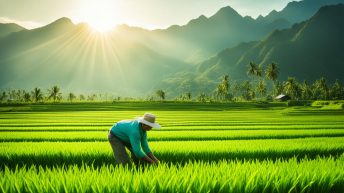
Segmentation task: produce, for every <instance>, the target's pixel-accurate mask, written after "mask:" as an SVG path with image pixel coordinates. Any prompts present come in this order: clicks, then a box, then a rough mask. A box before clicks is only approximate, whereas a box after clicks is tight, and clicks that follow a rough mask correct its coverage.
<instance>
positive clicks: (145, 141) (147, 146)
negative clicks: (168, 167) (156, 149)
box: [141, 133, 159, 162]
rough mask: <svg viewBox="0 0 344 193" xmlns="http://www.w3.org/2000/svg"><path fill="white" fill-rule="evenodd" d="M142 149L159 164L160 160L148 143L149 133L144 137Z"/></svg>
mask: <svg viewBox="0 0 344 193" xmlns="http://www.w3.org/2000/svg"><path fill="white" fill-rule="evenodd" d="M141 147H142V149H143V151H144V152H145V153H146V155H147V156H148V157H149V158H150V159H152V160H153V161H154V162H158V161H159V160H158V159H157V158H156V157H155V156H154V154H153V152H152V150H151V149H150V148H149V145H148V141H147V133H145V134H144V135H143V138H142V141H141Z"/></svg>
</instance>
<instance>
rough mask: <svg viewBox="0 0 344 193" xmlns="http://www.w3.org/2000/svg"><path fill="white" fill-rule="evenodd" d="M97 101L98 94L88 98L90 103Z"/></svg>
mask: <svg viewBox="0 0 344 193" xmlns="http://www.w3.org/2000/svg"><path fill="white" fill-rule="evenodd" d="M96 99H97V95H96V94H90V95H88V96H87V100H88V101H95V100H96Z"/></svg>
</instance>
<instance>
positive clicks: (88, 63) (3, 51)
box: [0, 18, 187, 96]
mask: <svg viewBox="0 0 344 193" xmlns="http://www.w3.org/2000/svg"><path fill="white" fill-rule="evenodd" d="M184 65H187V64H185V63H182V62H180V61H177V60H174V59H170V58H168V57H165V56H162V55H160V54H158V53H156V52H155V51H153V50H151V49H150V48H148V47H146V46H144V45H142V44H139V43H137V42H132V41H131V40H130V38H126V37H125V36H123V37H121V36H115V35H112V36H108V37H105V36H101V35H100V34H99V33H96V32H94V31H92V30H91V29H90V28H89V27H88V26H87V25H85V24H80V25H74V24H73V23H71V22H70V20H69V19H66V18H62V19H60V20H57V21H56V22H53V23H52V24H49V25H47V26H45V27H42V28H39V29H34V30H29V31H22V32H18V33H13V34H11V35H9V36H8V37H6V38H4V39H2V40H0V67H1V69H2V70H1V72H0V83H1V84H0V88H2V89H6V88H16V89H19V88H24V89H32V88H33V87H35V86H39V87H43V88H48V87H50V86H52V85H54V84H57V85H60V86H61V87H62V88H64V89H66V90H72V91H75V92H112V93H118V94H119V95H132V96H140V95H144V94H147V93H149V92H151V90H150V89H152V88H153V87H154V85H155V84H156V83H157V82H158V81H159V80H160V79H162V78H164V77H165V76H167V75H168V74H170V73H174V72H176V71H177V70H180V68H181V67H182V66H184Z"/></svg>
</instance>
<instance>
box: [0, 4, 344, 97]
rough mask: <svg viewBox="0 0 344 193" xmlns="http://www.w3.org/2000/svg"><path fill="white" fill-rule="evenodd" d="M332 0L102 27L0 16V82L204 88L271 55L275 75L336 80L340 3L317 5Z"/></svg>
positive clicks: (242, 75) (77, 87)
mask: <svg viewBox="0 0 344 193" xmlns="http://www.w3.org/2000/svg"><path fill="white" fill-rule="evenodd" d="M338 2H342V3H344V2H343V0H341V1H340V0H336V1H335V0H329V1H324V0H304V1H300V2H292V3H289V4H288V5H287V6H286V7H285V8H284V9H283V10H282V11H280V12H276V11H273V12H271V13H270V14H269V15H267V16H266V17H262V16H260V17H258V18H257V19H253V18H250V17H247V16H246V17H242V16H241V15H239V14H238V13H237V12H236V11H235V10H234V9H232V8H231V7H224V8H222V9H220V10H219V11H218V12H217V13H216V14H214V15H213V16H211V17H209V18H207V17H205V16H203V15H202V16H200V17H198V18H196V19H193V20H191V21H190V22H188V23H187V24H186V25H184V26H176V25H175V26H171V27H169V28H167V29H159V30H146V29H142V28H137V27H130V26H126V25H122V26H119V27H117V29H116V30H115V31H113V32H111V33H110V34H108V36H102V35H101V34H99V33H97V32H94V31H93V30H92V29H91V28H90V27H89V26H88V25H87V24H78V25H75V24H73V23H72V22H71V20H70V19H68V18H61V19H59V20H57V21H55V22H53V23H51V24H49V25H47V26H43V27H41V28H37V29H32V30H27V29H25V28H23V27H20V26H18V25H16V24H1V25H0V68H1V71H0V89H7V88H16V89H32V88H33V87H36V86H37V87H43V88H48V87H50V86H52V85H54V84H57V85H60V86H61V87H62V88H63V89H64V90H68V91H73V92H109V93H114V94H117V95H122V96H123V95H127V96H128V95H131V96H145V95H147V94H149V93H153V91H154V90H155V89H158V88H163V89H165V90H166V91H167V92H168V96H175V95H178V94H180V92H186V91H192V92H195V93H197V92H208V91H211V90H212V89H213V86H214V85H215V84H216V83H217V82H218V80H219V77H221V76H223V75H225V74H229V75H230V78H231V79H232V80H243V79H246V78H247V75H246V71H247V64H248V63H249V62H251V61H255V62H256V63H258V64H262V65H266V64H268V63H270V62H277V63H278V64H279V66H280V68H281V74H280V76H279V78H280V79H281V80H283V79H285V78H286V77H287V76H295V77H297V78H298V79H300V80H302V79H307V80H314V79H317V78H319V77H320V76H325V77H327V78H329V79H330V80H334V79H340V80H341V81H343V77H344V76H343V75H344V74H343V72H344V69H343V64H342V61H343V54H342V50H344V49H343V45H344V42H343V35H342V34H343V24H342V22H341V21H342V18H344V16H343V13H344V8H343V5H340V4H339V5H334V6H325V7H322V6H323V5H327V4H336V3H338ZM320 7H322V8H321V9H320V10H319V11H318V9H319V8H320ZM310 16H312V17H311V18H310ZM304 20H306V21H304ZM295 22H300V23H296V24H294V23H295Z"/></svg>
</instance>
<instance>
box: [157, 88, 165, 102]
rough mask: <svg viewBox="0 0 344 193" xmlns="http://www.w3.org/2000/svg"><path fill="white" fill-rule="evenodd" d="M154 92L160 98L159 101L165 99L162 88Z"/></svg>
mask: <svg viewBox="0 0 344 193" xmlns="http://www.w3.org/2000/svg"><path fill="white" fill-rule="evenodd" d="M155 94H156V95H157V96H158V97H159V98H160V100H161V101H163V100H165V92H164V91H163V90H161V89H160V90H157V91H156V92H155Z"/></svg>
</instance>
